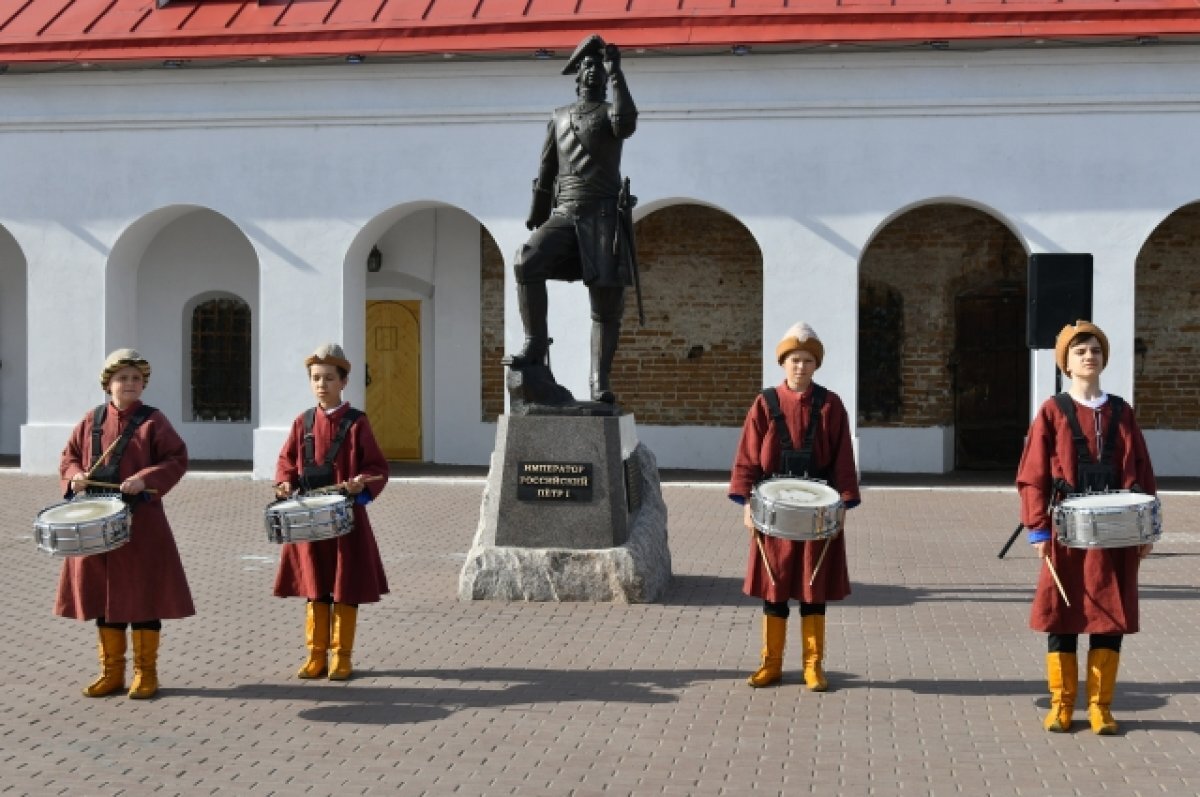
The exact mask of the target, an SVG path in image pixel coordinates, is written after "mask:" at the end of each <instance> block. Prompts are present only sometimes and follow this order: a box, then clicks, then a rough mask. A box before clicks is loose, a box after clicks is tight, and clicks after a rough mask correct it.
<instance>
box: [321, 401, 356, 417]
mask: <svg viewBox="0 0 1200 797" xmlns="http://www.w3.org/2000/svg"><path fill="white" fill-rule="evenodd" d="M349 403H350V402H348V401H343V402H342V403H341V404H339V405H337V406H336V407H334V408H333V409H330V410H326V409H322V410H321V412H323V413H325V417H326V418H328V417H329V416H330V415H333V414H334V413H335V412H337V411H338V410H340V409H341V408H342V407H344V406H346V405H347V404H349Z"/></svg>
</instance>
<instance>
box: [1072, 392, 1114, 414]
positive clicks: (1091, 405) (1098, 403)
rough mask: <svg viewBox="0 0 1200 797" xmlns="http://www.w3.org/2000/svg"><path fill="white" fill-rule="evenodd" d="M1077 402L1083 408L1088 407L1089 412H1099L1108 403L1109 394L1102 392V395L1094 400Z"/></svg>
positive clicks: (1079, 400)
mask: <svg viewBox="0 0 1200 797" xmlns="http://www.w3.org/2000/svg"><path fill="white" fill-rule="evenodd" d="M1075 400H1076V401H1078V402H1079V403H1080V404H1082V405H1083V406H1085V407H1087V408H1088V409H1089V410H1098V409H1100V408H1101V407H1103V406H1104V402H1106V401H1108V394H1107V393H1105V392H1104V391H1101V392H1100V395H1099V396H1097V397H1096V398H1094V399H1075Z"/></svg>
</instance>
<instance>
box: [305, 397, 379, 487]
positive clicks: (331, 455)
mask: <svg viewBox="0 0 1200 797" xmlns="http://www.w3.org/2000/svg"><path fill="white" fill-rule="evenodd" d="M362 415H363V413H362V411H361V410H356V409H354V408H353V407H350V408H349V409H347V410H346V414H345V415H343V416H342V422H341V423H340V424H338V430H337V434H336V435H334V437H333V442H331V443H330V444H329V450H328V451H326V452H325V461H324V462H322V463H321V464H320V465H318V464H317V457H316V442H315V440H314V439H313V424H314V423H315V422H316V419H317V408H316V407H309V408H308V409H307V410H305V411H304V470H303V471H302V472H301V474H300V485H301V486H302V487H303V488H304V489H305V490H316V489H317V488H319V487H328V486H329V485H331V484H333V460H334V459H335V458H336V457H337V455H338V451H339V450H341V448H342V441H343V440H345V439H346V433H347V432H349V431H350V427H351V426H353V425H354V422H355V421H357V420H358V419H359V418H361V417H362Z"/></svg>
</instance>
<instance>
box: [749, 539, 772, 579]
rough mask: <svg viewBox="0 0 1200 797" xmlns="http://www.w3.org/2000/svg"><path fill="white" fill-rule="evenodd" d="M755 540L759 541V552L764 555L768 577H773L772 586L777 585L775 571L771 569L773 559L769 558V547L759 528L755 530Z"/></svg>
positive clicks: (763, 561)
mask: <svg viewBox="0 0 1200 797" xmlns="http://www.w3.org/2000/svg"><path fill="white" fill-rule="evenodd" d="M754 541H755V542H756V543H758V553H759V556H761V557H762V563H763V567H765V568H767V578H769V579H771V586H772V587H773V586H775V573H774V572H773V571H772V570H771V560H770V559H768V558H767V549H766V548H765V547H764V546H763V543H762V534H761V533H759V531H758V529H755V530H754Z"/></svg>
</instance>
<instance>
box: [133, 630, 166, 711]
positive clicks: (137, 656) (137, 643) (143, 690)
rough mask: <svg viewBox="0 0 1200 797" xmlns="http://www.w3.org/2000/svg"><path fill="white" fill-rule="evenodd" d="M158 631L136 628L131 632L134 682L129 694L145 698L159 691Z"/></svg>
mask: <svg viewBox="0 0 1200 797" xmlns="http://www.w3.org/2000/svg"><path fill="white" fill-rule="evenodd" d="M158 635H159V632H158V631H151V630H149V629H143V628H135V629H133V630H132V631H130V632H129V636H130V638H132V639H133V683H132V684H130V686H129V696H130V697H132V698H133V699H134V700H145V699H146V698H149V697H154V695H156V694H157V693H158Z"/></svg>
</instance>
